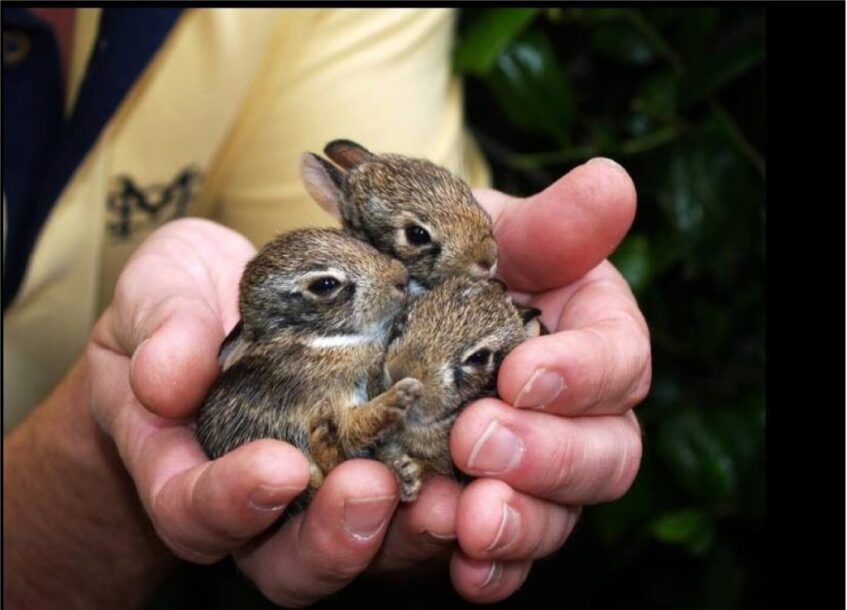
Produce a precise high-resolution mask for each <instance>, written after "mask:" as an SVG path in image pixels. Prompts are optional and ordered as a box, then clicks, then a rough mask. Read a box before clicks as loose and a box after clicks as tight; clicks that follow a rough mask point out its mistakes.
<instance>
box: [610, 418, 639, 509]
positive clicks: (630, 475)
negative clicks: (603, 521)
mask: <svg viewBox="0 0 847 610" xmlns="http://www.w3.org/2000/svg"><path fill="white" fill-rule="evenodd" d="M627 430H628V431H627V433H626V434H625V438H623V439H621V442H620V447H621V451H620V454H619V455H620V457H619V460H620V461H619V464H618V467H617V469H616V471H615V473H614V475H613V476H612V477H611V479H610V484H609V490H608V496H609V500H618V499H620V498H621V497H623V496H624V495H625V494H626V493H627V492H628V491H629V489H630V487H632V484H633V482H634V481H635V477H636V475H637V474H638V470H639V468H640V466H641V454H642V444H641V438H640V436H638V435H637V434H636V433H634V431H631V430H629V428H628V429H627Z"/></svg>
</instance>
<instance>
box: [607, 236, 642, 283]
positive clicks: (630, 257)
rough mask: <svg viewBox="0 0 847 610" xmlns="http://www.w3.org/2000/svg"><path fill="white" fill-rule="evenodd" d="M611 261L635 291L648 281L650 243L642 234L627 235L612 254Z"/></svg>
mask: <svg viewBox="0 0 847 610" xmlns="http://www.w3.org/2000/svg"><path fill="white" fill-rule="evenodd" d="M612 263H614V265H615V266H616V267H617V268H618V271H620V272H621V273H622V274H623V276H624V277H625V278H626V280H627V282H629V285H630V286H631V287H632V289H633V291H635V292H636V293H638V292H641V291H642V290H644V289H645V288H646V287H647V285H648V283H649V281H650V243H649V242H648V241H647V238H646V237H645V236H643V235H637V234H633V235H630V236H629V237H627V238H626V239H625V240H624V242H623V243H622V244H621V245H620V247H618V249H617V250H616V251H615V253H614V254H613V255H612Z"/></svg>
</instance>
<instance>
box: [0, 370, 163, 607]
mask: <svg viewBox="0 0 847 610" xmlns="http://www.w3.org/2000/svg"><path fill="white" fill-rule="evenodd" d="M87 395H88V389H87V371H86V365H85V362H84V359H80V360H79V361H78V362H77V364H76V365H74V367H73V368H72V369H71V371H70V372H69V373H68V375H67V376H66V377H65V378H64V379H63V380H62V382H61V383H60V384H59V385H58V386H57V387H56V389H55V390H54V391H53V392H52V393H51V395H50V396H49V397H48V398H47V399H46V400H45V401H44V402H43V403H42V404H41V405H40V406H39V407H38V408H37V409H35V411H34V412H33V413H32V414H31V415H30V416H29V417H28V418H27V419H26V420H24V421H23V422H22V423H21V424H20V425H19V426H18V427H17V428H16V429H15V430H14V431H13V432H12V433H11V434H10V435H9V436H8V437H7V438H6V439H5V441H6V442H5V443H4V449H3V475H4V494H3V508H4V526H7V527H5V531H6V536H5V537H4V541H3V549H4V558H5V559H6V569H5V572H6V573H5V578H4V581H5V582H4V590H5V591H4V597H5V598H6V600H7V601H8V602H10V604H11V605H12V606H15V605H21V606H37V607H45V608H47V607H52V606H57V607H59V606H61V607H68V606H71V607H72V606H75V605H78V606H80V607H92V608H95V607H118V606H120V607H134V606H139V605H141V604H143V602H144V601H145V600H146V599H147V597H149V595H150V594H151V593H152V590H153V588H154V587H155V585H156V584H157V583H158V582H159V580H160V579H161V577H162V576H163V575H164V573H165V571H166V570H167V569H168V568H169V567H170V566H172V565H173V563H174V559H173V558H172V556H171V555H170V553H168V552H167V550H166V549H165V547H164V545H162V544H161V543H160V541H159V540H158V538H157V536H156V534H155V531H154V530H153V528H152V525H151V524H150V522H149V520H148V519H147V516H146V514H145V513H144V511H143V509H142V507H141V505H140V502H139V501H138V497H137V494H136V491H135V488H134V485H133V483H132V480H131V479H130V477H129V476H128V474H127V472H126V470H125V469H124V467H123V464H122V462H121V460H120V457H119V456H118V453H117V451H116V449H115V446H114V443H113V442H112V441H111V439H110V438H108V437H107V436H106V434H105V433H104V432H103V431H102V429H101V428H100V427H99V425H98V424H97V423H96V422H95V421H94V418H93V416H92V414H91V411H90V410H89V408H88V399H87ZM71 600H72V602H73V603H69V601H71Z"/></svg>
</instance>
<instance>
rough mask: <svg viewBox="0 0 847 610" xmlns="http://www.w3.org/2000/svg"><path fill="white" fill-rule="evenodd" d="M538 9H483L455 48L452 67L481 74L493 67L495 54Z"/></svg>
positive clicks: (516, 34) (523, 26)
mask: <svg viewBox="0 0 847 610" xmlns="http://www.w3.org/2000/svg"><path fill="white" fill-rule="evenodd" d="M540 10H541V9H537V8H507V9H502V8H494V9H487V10H485V11H482V13H481V14H480V16H479V17H478V18H477V19H476V21H474V23H473V25H471V26H470V29H469V30H468V32H467V33H466V34H465V35H464V37H463V38H462V40H461V41H460V42H459V45H458V47H457V49H456V55H455V61H454V66H455V68H456V70H457V71H458V72H460V73H470V74H476V75H477V76H484V75H486V74H488V73H489V72H490V71H491V69H492V68H493V67H494V64H495V62H496V61H497V57H498V56H499V55H500V54H501V53H502V52H503V50H504V49H505V48H506V47H507V46H508V45H509V43H511V42H512V41H513V40H514V39H515V38H516V37H517V36H518V35H519V34H520V33H521V32H523V31H524V30H525V29H526V28H527V27H528V26H529V24H530V23H532V21H533V19H535V17H536V16H537V15H538V13H539V12H540Z"/></svg>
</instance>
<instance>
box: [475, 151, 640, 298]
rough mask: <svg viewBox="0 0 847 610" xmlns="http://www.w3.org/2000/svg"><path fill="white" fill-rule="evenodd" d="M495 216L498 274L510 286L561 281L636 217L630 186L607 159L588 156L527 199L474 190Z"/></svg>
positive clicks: (583, 268) (613, 243) (587, 265)
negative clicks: (589, 159) (544, 188)
mask: <svg viewBox="0 0 847 610" xmlns="http://www.w3.org/2000/svg"><path fill="white" fill-rule="evenodd" d="M475 193H476V194H477V198H478V199H479V201H480V203H481V204H482V205H483V207H485V208H486V209H487V210H488V211H489V213H490V214H491V215H492V218H493V219H494V235H495V238H496V239H497V243H498V245H499V254H498V259H497V270H498V274H499V275H500V276H501V277H502V278H503V279H504V280H505V281H506V283H507V284H508V285H509V287H510V288H512V289H514V290H518V291H526V292H539V291H544V290H549V289H551V288H556V287H559V286H565V285H567V284H569V283H571V282H573V281H574V280H576V279H577V278H579V277H581V276H582V275H584V274H585V273H586V272H587V271H589V270H590V269H592V268H594V267H595V266H596V265H597V264H598V263H599V262H600V261H602V260H603V259H604V258H606V257H607V256H609V255H610V254H611V253H612V252H613V251H614V249H615V248H616V247H617V245H618V244H619V243H620V241H621V240H622V239H623V237H624V235H626V232H627V231H628V230H629V227H630V226H631V225H632V221H633V218H634V216H635V202H636V194H635V187H634V185H633V183H632V180H631V179H630V177H629V175H628V174H627V172H626V170H624V169H623V168H622V167H621V166H620V165H618V164H617V163H615V162H613V161H610V160H609V159H604V158H597V159H592V160H591V161H589V162H588V163H585V164H584V165H580V166H578V167H576V168H574V169H573V170H571V171H570V172H568V173H567V174H566V175H565V176H563V177H562V178H560V179H559V180H558V181H557V182H555V183H553V184H552V185H551V186H550V187H548V188H547V189H546V190H544V191H542V192H541V193H539V194H537V195H535V196H533V197H529V198H527V199H523V200H520V199H512V198H508V197H505V196H503V195H500V194H499V193H496V191H490V190H480V191H475Z"/></svg>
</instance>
